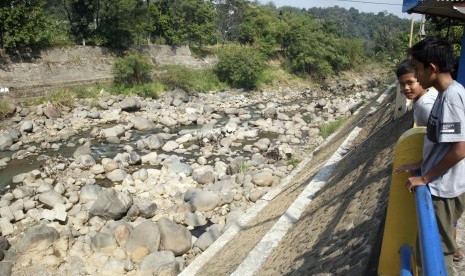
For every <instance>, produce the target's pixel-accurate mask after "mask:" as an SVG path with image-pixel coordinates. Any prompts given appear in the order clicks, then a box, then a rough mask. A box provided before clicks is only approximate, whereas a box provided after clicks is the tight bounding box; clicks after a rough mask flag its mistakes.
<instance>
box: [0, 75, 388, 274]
mask: <svg viewBox="0 0 465 276" xmlns="http://www.w3.org/2000/svg"><path fill="white" fill-rule="evenodd" d="M381 81H382V78H381V76H378V77H377V79H373V76H371V77H370V78H364V77H357V78H354V79H352V80H351V81H350V82H347V81H346V80H345V81H341V82H337V83H334V84H332V85H330V86H328V87H326V88H325V89H304V90H293V89H287V88H286V89H278V90H277V91H266V92H261V93H259V92H249V93H245V92H241V91H227V92H219V93H213V94H196V95H189V94H187V93H185V92H184V91H181V90H174V91H170V92H167V93H165V94H164V95H163V96H162V97H161V98H160V99H149V98H139V97H133V96H123V95H118V96H114V95H109V94H108V93H106V92H105V91H102V92H101V93H100V95H99V98H98V99H81V100H77V101H76V104H75V106H73V107H71V108H69V107H60V106H54V105H52V104H43V105H39V106H33V107H20V106H17V107H16V108H15V113H14V114H13V115H12V117H11V118H8V119H7V120H5V121H3V122H2V130H1V132H0V151H2V152H1V154H2V155H0V156H1V158H0V167H1V169H0V175H1V176H0V179H1V182H2V183H4V185H8V186H9V187H5V190H4V194H3V195H2V196H1V199H0V231H1V233H2V237H1V238H0V248H2V249H3V250H2V251H1V252H2V253H3V254H0V255H3V257H4V258H3V261H2V262H0V274H1V275H9V274H17V275H33V274H37V275H58V274H60V275H61V274H63V273H64V274H70V275H107V274H108V275H110V274H111V275H121V274H128V275H145V274H147V275H152V274H157V275H175V274H177V273H178V272H179V271H181V270H182V269H183V268H184V267H186V266H187V265H188V264H189V263H190V262H191V261H192V260H193V259H194V258H195V257H196V256H197V255H198V254H201V252H202V251H203V250H205V249H206V248H208V246H209V245H210V244H211V243H213V242H214V240H215V239H216V238H218V237H219V236H220V235H221V233H222V232H224V231H225V230H226V229H227V228H228V227H229V226H230V225H232V224H234V223H235V222H236V221H237V219H238V218H239V217H240V216H241V215H242V214H244V212H245V210H247V208H248V207H250V206H251V205H252V204H254V202H255V201H257V200H258V199H259V198H260V197H262V196H263V195H264V194H266V192H267V191H268V190H269V189H270V187H272V186H275V185H278V184H279V182H280V180H281V179H282V178H284V177H285V176H287V175H288V174H289V173H290V172H291V171H292V169H293V167H294V165H295V162H296V161H297V160H299V159H302V158H303V157H304V156H305V155H306V154H309V152H310V151H311V149H312V148H315V147H316V146H318V145H320V144H321V143H322V142H323V141H324V138H323V137H322V136H321V133H320V129H319V126H320V125H322V124H325V123H329V122H333V121H335V120H337V119H342V118H347V117H348V116H351V114H352V112H353V111H355V110H356V109H357V108H359V107H360V106H362V105H363V104H364V103H365V102H366V101H367V99H371V98H373V97H375V96H376V95H377V94H378V91H379V89H378V87H379V86H380V85H381ZM20 160H30V161H29V163H28V164H29V166H31V167H30V170H28V171H26V172H22V173H19V172H18V173H12V172H16V171H18V170H20V169H21V168H19V167H18V165H17V164H20V163H19V161H20ZM34 166H35V167H34ZM6 172H8V173H6ZM9 175H12V177H9Z"/></svg>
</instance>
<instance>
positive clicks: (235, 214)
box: [222, 209, 244, 232]
mask: <svg viewBox="0 0 465 276" xmlns="http://www.w3.org/2000/svg"><path fill="white" fill-rule="evenodd" d="M243 215H244V211H242V210H241V209H237V210H234V211H231V212H229V213H228V214H227V215H226V224H225V225H224V228H223V229H222V231H223V232H224V231H226V229H228V228H229V227H231V226H233V225H234V224H235V223H236V222H237V221H238V220H239V219H240V218H241V217H242V216H243Z"/></svg>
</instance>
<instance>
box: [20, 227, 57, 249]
mask: <svg viewBox="0 0 465 276" xmlns="http://www.w3.org/2000/svg"><path fill="white" fill-rule="evenodd" d="M59 238H60V234H59V233H58V231H57V230H55V228H52V227H48V226H46V225H44V224H40V225H36V226H33V227H31V228H30V229H29V230H28V231H27V232H26V233H25V234H24V236H23V237H22V238H21V239H20V240H19V241H18V243H17V244H16V250H17V251H18V252H20V253H23V252H25V251H27V250H32V249H38V250H43V249H47V248H48V247H50V246H52V245H53V243H54V242H55V241H56V240H58V239H59Z"/></svg>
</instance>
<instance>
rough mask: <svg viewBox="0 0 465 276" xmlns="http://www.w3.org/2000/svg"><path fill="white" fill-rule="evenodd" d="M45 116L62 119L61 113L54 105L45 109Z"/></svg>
mask: <svg viewBox="0 0 465 276" xmlns="http://www.w3.org/2000/svg"><path fill="white" fill-rule="evenodd" d="M43 111H44V114H45V116H46V117H47V118H49V119H57V118H60V117H61V112H60V110H58V108H56V107H55V106H53V105H47V106H45V107H44V108H43Z"/></svg>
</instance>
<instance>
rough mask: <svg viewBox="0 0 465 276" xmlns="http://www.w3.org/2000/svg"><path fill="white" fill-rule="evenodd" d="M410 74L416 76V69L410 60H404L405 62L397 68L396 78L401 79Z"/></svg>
mask: <svg viewBox="0 0 465 276" xmlns="http://www.w3.org/2000/svg"><path fill="white" fill-rule="evenodd" d="M410 73H414V74H415V69H414V68H413V66H412V63H410V60H408V59H404V60H403V61H401V63H400V64H399V66H397V69H396V76H397V78H400V76H402V75H405V74H410Z"/></svg>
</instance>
